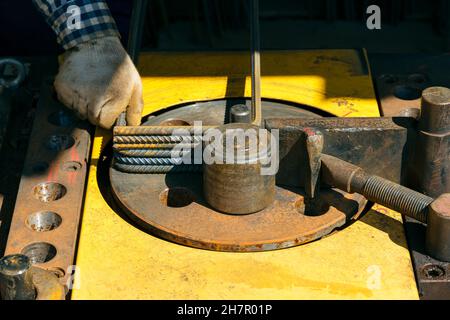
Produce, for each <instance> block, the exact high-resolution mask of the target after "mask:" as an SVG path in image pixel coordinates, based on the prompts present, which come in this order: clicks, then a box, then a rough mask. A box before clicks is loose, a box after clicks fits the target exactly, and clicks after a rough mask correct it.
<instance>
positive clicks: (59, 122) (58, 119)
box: [48, 110, 77, 127]
mask: <svg viewBox="0 0 450 320" xmlns="http://www.w3.org/2000/svg"><path fill="white" fill-rule="evenodd" d="M76 121H77V118H76V117H75V115H74V114H72V113H71V112H70V111H69V110H60V111H56V112H53V113H52V114H50V115H49V116H48V122H50V123H51V124H53V125H55V126H58V127H70V126H71V125H73V124H74V123H75V122H76Z"/></svg>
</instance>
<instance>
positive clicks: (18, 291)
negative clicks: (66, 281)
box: [0, 254, 65, 300]
mask: <svg viewBox="0 0 450 320" xmlns="http://www.w3.org/2000/svg"><path fill="white" fill-rule="evenodd" d="M0 297H1V299H3V300H62V299H64V297H65V289H64V286H63V285H62V284H61V283H60V281H59V279H58V277H57V276H56V275H55V274H53V273H52V272H50V271H47V270H44V269H41V268H37V267H33V266H32V261H31V259H30V258H29V257H28V256H26V255H23V254H14V255H8V256H5V257H3V258H2V259H1V260H0Z"/></svg>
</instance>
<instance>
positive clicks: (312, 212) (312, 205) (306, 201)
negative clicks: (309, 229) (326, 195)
mask: <svg viewBox="0 0 450 320" xmlns="http://www.w3.org/2000/svg"><path fill="white" fill-rule="evenodd" d="M294 206H295V208H296V209H297V211H298V212H299V213H301V214H304V215H305V216H311V217H315V216H320V215H322V214H325V213H327V212H328V210H330V205H329V204H328V203H327V202H326V201H324V200H323V199H321V198H320V197H316V198H314V199H310V198H304V197H301V198H299V199H298V200H296V201H295V203H294Z"/></svg>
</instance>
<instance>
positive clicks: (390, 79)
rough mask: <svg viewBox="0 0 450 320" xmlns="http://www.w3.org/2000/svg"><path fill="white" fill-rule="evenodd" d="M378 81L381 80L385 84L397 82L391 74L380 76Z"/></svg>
mask: <svg viewBox="0 0 450 320" xmlns="http://www.w3.org/2000/svg"><path fill="white" fill-rule="evenodd" d="M380 79H381V80H383V81H384V82H385V83H395V82H397V81H398V78H397V77H396V76H394V75H393V74H383V75H381V76H380Z"/></svg>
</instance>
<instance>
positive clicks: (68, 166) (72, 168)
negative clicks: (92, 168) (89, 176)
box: [62, 161, 81, 172]
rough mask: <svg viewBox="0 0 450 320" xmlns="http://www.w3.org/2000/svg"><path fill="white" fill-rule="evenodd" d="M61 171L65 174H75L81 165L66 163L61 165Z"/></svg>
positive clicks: (71, 162) (76, 162) (74, 162)
mask: <svg viewBox="0 0 450 320" xmlns="http://www.w3.org/2000/svg"><path fill="white" fill-rule="evenodd" d="M62 169H63V170H64V171H66V172H75V171H78V170H80V169H81V163H79V162H78V161H67V162H64V163H63V165H62Z"/></svg>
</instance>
